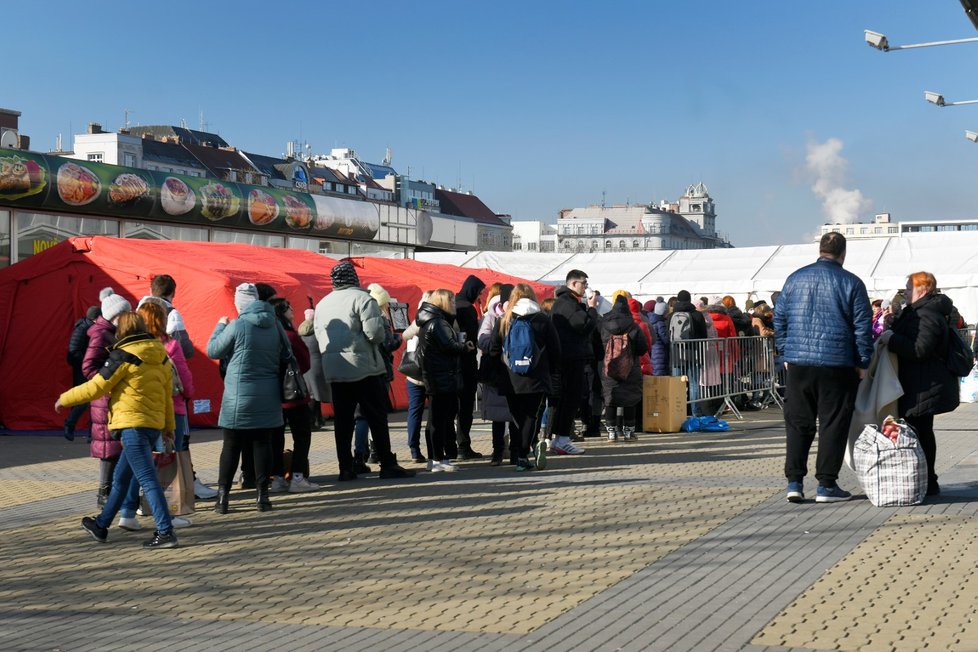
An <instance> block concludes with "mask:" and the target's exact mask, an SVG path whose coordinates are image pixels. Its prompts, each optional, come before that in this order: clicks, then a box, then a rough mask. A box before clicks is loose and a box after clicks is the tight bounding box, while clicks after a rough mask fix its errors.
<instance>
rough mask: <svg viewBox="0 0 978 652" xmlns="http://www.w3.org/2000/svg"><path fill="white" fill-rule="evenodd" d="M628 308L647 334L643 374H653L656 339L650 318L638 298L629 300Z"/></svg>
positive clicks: (645, 334) (643, 333) (643, 357)
mask: <svg viewBox="0 0 978 652" xmlns="http://www.w3.org/2000/svg"><path fill="white" fill-rule="evenodd" d="M628 310H629V311H630V312H631V313H632V320H633V321H634V322H635V325H636V326H638V328H639V330H640V331H642V335H644V336H645V343H646V344H647V347H646V351H645V353H643V354H642V375H643V376H651V375H652V356H651V351H652V343H653V342H654V341H655V334H654V333H652V329H651V328H650V327H649V320H648V318H646V316H645V313H643V312H642V304H640V303H639V302H638V300H637V299H629V300H628Z"/></svg>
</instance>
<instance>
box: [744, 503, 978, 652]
mask: <svg viewBox="0 0 978 652" xmlns="http://www.w3.org/2000/svg"><path fill="white" fill-rule="evenodd" d="M938 641H940V643H939V644H938ZM752 643H754V644H756V645H770V646H783V647H806V648H818V649H832V650H866V651H867V652H875V651H876V650H915V649H935V650H937V649H940V650H945V649H954V650H972V651H973V650H978V521H976V520H975V519H974V518H973V517H966V516H945V515H938V514H913V515H911V514H898V515H894V516H893V517H892V518H890V519H889V520H888V521H887V522H886V524H885V525H884V526H883V527H881V528H879V529H878V530H876V531H875V532H874V533H873V534H872V535H871V536H869V537H868V538H867V539H866V540H865V541H863V542H862V543H861V544H860V545H859V546H857V547H856V548H855V549H854V550H853V551H852V552H850V553H849V554H848V555H847V556H846V557H845V558H844V559H843V560H842V561H841V562H839V563H838V564H836V566H835V567H833V568H832V569H831V570H829V572H828V573H826V574H825V575H823V576H822V578H821V579H819V580H818V582H816V583H815V584H814V585H813V586H812V587H811V588H809V589H808V590H807V591H806V592H805V593H804V594H802V595H801V596H800V597H799V598H798V599H797V600H795V602H794V603H792V604H791V605H790V606H789V607H788V608H787V609H785V610H784V611H783V612H782V613H781V614H780V615H779V616H778V617H777V618H775V619H774V620H773V621H771V623H770V624H769V625H768V626H767V627H765V628H764V630H763V631H762V632H761V633H760V634H759V635H758V636H757V637H756V638H755V639H754V640H753V641H752Z"/></svg>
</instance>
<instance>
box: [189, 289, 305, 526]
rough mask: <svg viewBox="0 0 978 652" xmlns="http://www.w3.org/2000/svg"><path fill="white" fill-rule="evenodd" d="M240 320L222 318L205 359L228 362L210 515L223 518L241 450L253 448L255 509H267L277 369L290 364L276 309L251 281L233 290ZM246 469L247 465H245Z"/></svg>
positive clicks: (278, 418) (277, 418)
mask: <svg viewBox="0 0 978 652" xmlns="http://www.w3.org/2000/svg"><path fill="white" fill-rule="evenodd" d="M234 307H235V308H236V309H237V311H238V318H237V319H234V320H231V321H229V320H228V318H227V317H226V316H224V317H221V318H220V319H219V320H218V322H217V326H215V327H214V332H213V333H211V336H210V339H209V340H208V342H207V357H208V358H211V359H214V360H220V359H227V360H228V365H227V375H226V376H225V378H224V396H223V397H222V399H221V413H220V415H219V416H218V419H217V425H218V426H219V427H220V428H222V429H223V433H224V444H223V446H222V447H221V459H220V468H219V471H218V480H217V485H218V486H217V501H216V503H215V505H214V511H215V512H217V513H218V514H227V512H228V509H229V498H230V492H231V483H232V482H233V481H234V472H235V470H236V469H237V468H238V464H239V460H240V458H241V451H242V449H244V448H248V449H251V451H252V458H253V460H254V464H253V465H252V470H253V472H254V474H255V485H256V488H257V490H258V497H257V502H256V507H257V509H258V511H259V512H265V511H269V510H270V509H271V508H272V503H271V501H269V499H268V483H269V476H270V475H271V464H272V448H271V438H272V433H273V431H274V430H275V429H277V428H280V427H282V424H283V423H284V420H283V417H282V403H281V395H282V387H281V380H280V379H279V369H280V368H281V367H282V365H283V364H285V363H286V362H288V360H289V358H290V357H291V356H292V350H291V347H290V346H289V342H288V340H287V339H286V338H285V337H284V336H283V335H282V334H281V332H280V330H279V328H278V320H277V319H276V318H275V310H274V309H273V308H272V306H271V305H269V303H268V302H267V301H261V300H259V298H258V290H257V288H256V287H255V285H254V284H252V283H242V284H241V285H239V286H238V287H237V288H235V291H234ZM246 466H247V465H246Z"/></svg>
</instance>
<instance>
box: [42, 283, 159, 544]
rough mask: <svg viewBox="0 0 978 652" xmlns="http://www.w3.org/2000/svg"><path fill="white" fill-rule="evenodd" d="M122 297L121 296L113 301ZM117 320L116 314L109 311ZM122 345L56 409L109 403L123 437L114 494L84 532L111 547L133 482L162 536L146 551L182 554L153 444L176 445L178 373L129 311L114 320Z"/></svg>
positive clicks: (113, 425)
mask: <svg viewBox="0 0 978 652" xmlns="http://www.w3.org/2000/svg"><path fill="white" fill-rule="evenodd" d="M112 296H117V295H112ZM109 312H110V314H112V311H111V310H110V311H109ZM113 318H114V319H115V320H116V322H117V335H118V338H119V339H118V341H117V342H116V343H115V344H114V345H112V350H111V352H110V353H109V356H108V358H107V359H106V361H105V364H104V365H103V366H102V367H101V369H99V372H98V373H97V374H96V375H95V376H93V377H92V378H91V379H90V380H89V381H88V382H86V383H85V384H84V385H79V386H78V387H74V388H72V389H70V390H68V391H67V392H65V393H64V394H62V395H61V396H60V397H59V398H58V400H57V401H56V402H55V404H54V409H55V411H57V412H60V411H61V408H62V407H63V406H71V405H77V404H79V403H86V402H90V401H92V400H93V399H95V398H97V397H99V396H108V397H109V415H110V416H109V424H108V425H109V428H110V429H111V430H112V432H115V433H118V436H119V441H120V442H121V445H122V450H121V452H120V454H119V463H118V464H117V465H116V467H115V475H114V477H113V482H112V491H111V492H110V493H109V496H108V498H107V499H106V501H105V505H104V507H103V508H102V512H101V513H100V514H98V515H97V516H94V517H91V516H86V517H84V518H83V519H82V521H81V525H82V528H83V529H84V530H85V531H86V532H88V533H89V534H90V535H91V537H92V538H93V539H95V540H96V541H98V542H99V543H107V542H108V538H109V526H110V525H111V524H112V519H114V518H115V515H116V514H117V513H118V512H119V508H120V507H121V506H122V503H123V500H124V499H125V497H126V494H127V492H128V490H129V483H130V480H131V479H132V478H133V476H135V477H136V479H137V482H138V483H139V486H140V487H142V489H143V493H144V494H145V495H146V500H147V501H148V502H149V505H150V507H151V508H152V509H153V519H154V520H155V521H156V531H155V532H154V533H153V537H152V538H151V539H149V540H147V541H146V542H144V543H143V547H144V548H176V547H177V536H176V534H175V533H174V532H173V523H172V521H171V520H170V510H169V508H168V507H167V504H166V499H165V498H164V497H163V488H162V487H161V486H160V482H159V480H158V479H157V477H156V467H155V466H154V465H153V453H152V450H153V444H154V442H155V441H156V440H157V439H159V438H161V437H162V438H164V439H166V440H168V441H170V442H172V441H173V429H174V427H175V422H174V418H173V397H172V394H173V371H172V370H171V369H170V364H171V363H170V360H169V359H168V357H167V355H166V349H165V348H164V347H163V343H162V342H160V340H159V338H156V337H154V336H153V335H151V334H150V333H148V332H147V331H146V325H145V324H144V323H143V320H142V318H141V317H140V316H139V315H137V314H136V313H134V312H131V311H125V312H122V313H119V314H118V315H113Z"/></svg>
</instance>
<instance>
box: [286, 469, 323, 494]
mask: <svg viewBox="0 0 978 652" xmlns="http://www.w3.org/2000/svg"><path fill="white" fill-rule="evenodd" d="M317 489H319V485H318V484H316V483H315V482H309V480H307V479H306V478H305V476H303V475H302V474H301V473H293V474H292V482H290V483H289V491H290V492H292V493H294V494H298V493H304V492H306V491H316V490H317Z"/></svg>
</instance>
